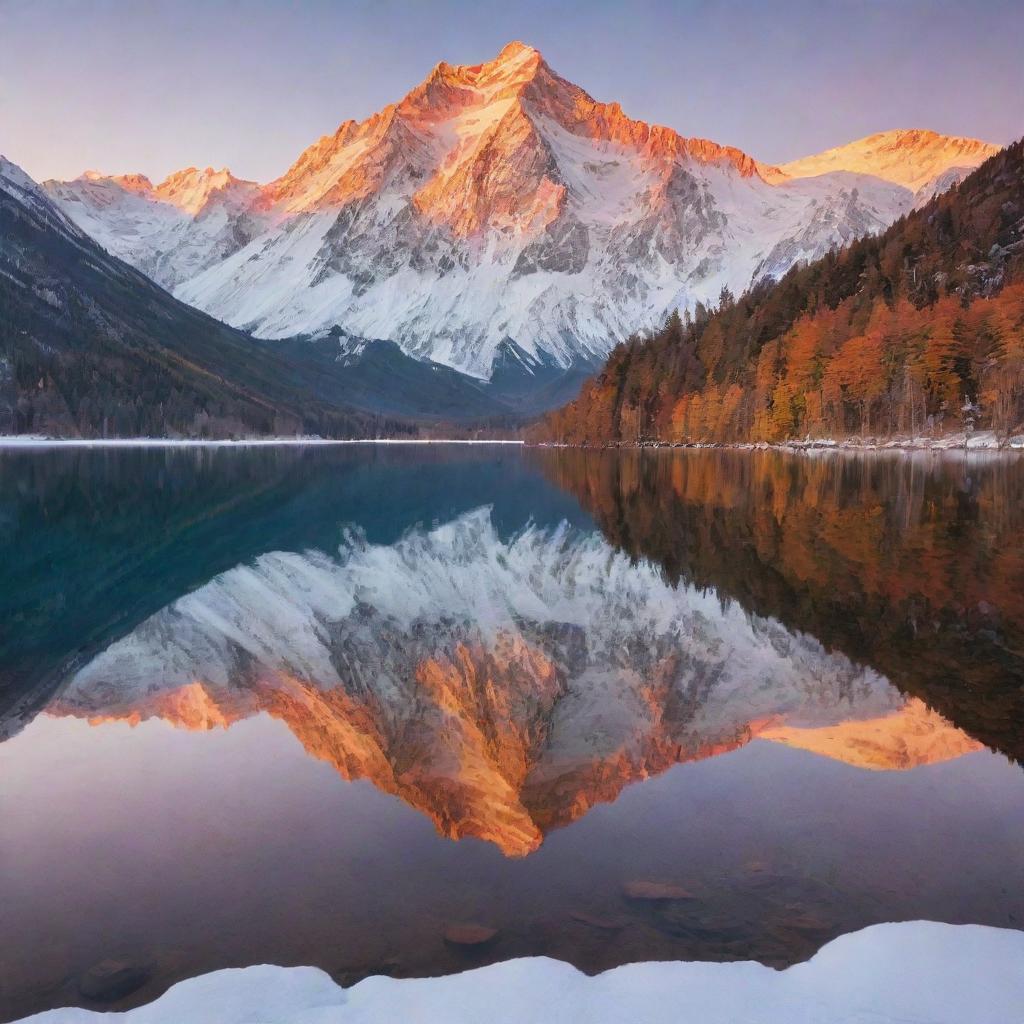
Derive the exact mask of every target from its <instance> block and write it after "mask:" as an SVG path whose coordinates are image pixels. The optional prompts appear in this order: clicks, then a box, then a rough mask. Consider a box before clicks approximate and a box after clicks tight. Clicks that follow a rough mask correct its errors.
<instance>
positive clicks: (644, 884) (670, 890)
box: [622, 880, 697, 901]
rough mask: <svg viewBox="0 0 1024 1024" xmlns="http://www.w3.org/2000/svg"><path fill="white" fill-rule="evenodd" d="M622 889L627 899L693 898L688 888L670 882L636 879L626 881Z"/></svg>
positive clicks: (694, 897)
mask: <svg viewBox="0 0 1024 1024" xmlns="http://www.w3.org/2000/svg"><path fill="white" fill-rule="evenodd" d="M622 891H623V893H624V894H625V896H626V899H629V900H656V901H657V900H693V899H696V898H697V897H696V896H694V894H693V893H692V892H690V890H689V889H684V888H683V887H682V886H681V885H675V884H673V883H672V882H651V881H646V880H637V881H632V882H626V884H625V885H624V886H623V887H622Z"/></svg>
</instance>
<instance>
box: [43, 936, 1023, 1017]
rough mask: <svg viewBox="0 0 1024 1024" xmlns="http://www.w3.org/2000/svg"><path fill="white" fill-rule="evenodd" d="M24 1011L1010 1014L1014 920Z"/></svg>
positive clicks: (215, 980) (221, 980)
mask: <svg viewBox="0 0 1024 1024" xmlns="http://www.w3.org/2000/svg"><path fill="white" fill-rule="evenodd" d="M26 1019H27V1020H31V1021H33V1022H35V1024H87V1022H95V1024H100V1022H107V1021H109V1022H110V1024H114V1022H120V1021H123V1022H124V1024H257V1022H259V1024H398V1022H403V1024H406V1022H408V1024H547V1022H550V1024H1021V1022H1024V932H1019V931H1011V930H1008V929H1000V928H986V927H981V926H978V925H948V924H936V923H934V922H929V921H913V922H904V923H901V924H881V925H875V926H874V927H871V928H866V929H864V930H863V931H860V932H856V933H854V934H851V935H844V936H842V937H841V938H838V939H836V940H835V941H833V942H830V943H829V944H828V945H827V946H825V947H824V948H823V949H821V950H820V951H819V952H818V954H817V955H816V956H815V957H814V958H813V959H812V960H810V961H808V962H807V963H804V964H797V965H796V966H795V967H790V968H789V969H788V970H785V971H775V970H773V969H772V968H769V967H763V966H762V965H760V964H757V963H752V962H745V963H731V964H720V963H699V962H688V963H640V964H630V965H628V966H625V967H619V968H617V969H616V970H612V971H608V972H606V973H605V974H601V975H598V976H597V977H594V978H590V977H587V976H586V975H584V974H581V973H580V972H579V971H577V970H576V969H575V968H573V967H571V966H569V965H568V964H565V963H561V962H560V961H557V960H549V959H546V958H543V957H538V958H534V959H523V960H510V961H507V962H505V963H500V964H493V965H492V966H490V967H483V968H480V969H479V970H474V971H467V972H466V973H464V974H458V975H451V976H448V977H444V978H424V979H405V980H395V979H391V978H383V977H376V978H368V979H366V980H365V981H362V982H360V983H359V984H357V985H354V986H353V987H352V988H349V989H342V988H339V987H338V986H337V985H336V984H335V983H334V982H333V981H332V980H331V979H330V977H328V975H327V974H325V973H324V972H323V971H320V970H318V969H316V968H314V967H290V968H285V967H270V966H261V967H247V968H243V969H236V970H224V971H215V972H214V973H212V974H207V975H203V976H202V977H199V978H192V979H190V980H188V981H183V982H181V983H180V984H178V985H175V986H174V987H173V988H171V989H170V990H169V991H168V992H167V993H165V994H164V995H163V996H161V997H160V998H159V999H157V1000H155V1001H154V1002H152V1003H150V1004H149V1005H147V1006H142V1007H139V1008H138V1009H135V1010H129V1011H127V1012H125V1013H106V1014H104V1013H94V1012H92V1011H89V1010H82V1009H74V1008H67V1009H61V1010H51V1011H48V1012H46V1013H41V1014H37V1015H36V1016H34V1017H30V1018H26Z"/></svg>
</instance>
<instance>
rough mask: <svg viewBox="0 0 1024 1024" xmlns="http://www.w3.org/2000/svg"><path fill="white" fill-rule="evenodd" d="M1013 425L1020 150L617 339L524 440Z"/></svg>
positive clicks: (1020, 309) (728, 437)
mask: <svg viewBox="0 0 1024 1024" xmlns="http://www.w3.org/2000/svg"><path fill="white" fill-rule="evenodd" d="M980 429H986V430H992V431H995V432H996V433H997V434H999V435H1001V436H1004V437H1005V436H1010V435H1013V434H1016V433H1019V432H1021V431H1024V140H1022V141H1018V142H1016V143H1014V144H1013V145H1011V146H1009V147H1007V148H1006V149H1004V150H1003V151H1001V152H1000V153H998V154H996V155H995V156H993V157H992V158H990V159H989V160H988V161H986V163H984V164H983V165H982V166H981V167H979V168H978V169H977V170H976V171H975V172H974V173H973V174H971V175H970V176H969V177H967V178H966V179H965V180H964V181H963V182H962V183H961V184H960V185H959V187H955V188H953V189H951V190H950V191H949V192H947V193H945V194H943V195H940V196H937V197H936V198H934V199H933V200H931V201H930V202H929V203H928V204H927V205H925V206H924V207H922V208H920V209H918V210H915V211H913V212H911V213H909V214H907V215H906V216H904V217H903V218H901V219H900V220H899V221H897V222H896V223H895V224H893V225H892V227H891V228H889V229H888V230H887V231H886V232H884V233H883V234H881V235H879V236H871V237H866V238H862V239H860V240H858V241H856V242H854V243H852V244H851V245H849V246H847V247H846V248H844V249H842V250H839V251H833V252H831V253H829V254H828V255H827V256H826V257H824V258H823V259H821V260H819V261H817V262H815V263H811V264H808V265H798V266H796V267H794V268H793V269H792V270H790V271H789V272H788V273H787V274H786V275H785V276H784V277H782V278H781V279H780V280H779V281H777V282H776V281H764V282H761V283H759V284H757V285H756V286H755V287H753V288H752V289H751V290H750V291H749V292H747V293H746V294H744V295H742V296H740V297H739V298H736V297H734V296H733V295H731V294H730V293H729V292H728V291H727V290H723V292H722V294H721V295H720V297H719V301H718V304H717V306H716V307H715V308H713V309H708V308H706V307H704V306H703V305H702V304H700V303H698V304H697V306H696V308H695V310H694V311H693V312H692V313H691V312H690V311H688V310H687V311H686V312H685V313H684V315H682V316H680V315H679V313H678V312H674V313H672V314H671V315H670V316H669V317H668V319H667V322H666V323H665V325H664V326H663V328H662V329H661V330H659V331H657V332H655V333H654V334H652V335H651V336H649V337H639V336H638V337H634V338H631V339H630V340H628V341H627V342H625V343H623V344H621V345H619V346H618V347H617V348H616V349H615V350H614V351H613V352H612V354H611V355H610V356H609V358H608V361H607V363H606V364H605V366H604V367H603V369H602V370H601V372H600V373H599V374H598V375H597V376H596V377H594V378H592V379H591V380H590V381H589V382H588V383H587V384H586V385H584V387H583V389H582V391H581V393H580V395H579V397H578V398H577V399H576V400H575V401H574V402H571V403H570V404H568V405H566V406H564V407H562V408H561V409H559V410H556V411H555V412H553V413H551V414H549V415H548V416H546V417H545V418H544V419H543V420H542V421H540V422H539V423H538V424H537V425H535V426H534V427H533V428H531V430H530V432H529V438H530V440H532V441H537V442H557V443H565V444H573V445H580V446H604V445H608V444H627V445H629V444H636V443H644V442H648V441H658V442H669V443H680V444H688V443H701V442H726V443H728V442H773V441H783V440H786V439H795V438H848V437H859V438H862V439H868V438H874V439H880V438H891V437H896V436H902V437H920V436H922V435H928V436H938V435H942V434H948V433H953V432H960V431H968V432H969V431H973V430H980Z"/></svg>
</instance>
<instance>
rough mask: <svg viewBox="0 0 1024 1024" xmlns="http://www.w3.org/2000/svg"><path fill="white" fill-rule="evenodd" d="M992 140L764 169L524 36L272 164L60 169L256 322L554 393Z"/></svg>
mask: <svg viewBox="0 0 1024 1024" xmlns="http://www.w3.org/2000/svg"><path fill="white" fill-rule="evenodd" d="M997 149H998V147H996V146H993V145H990V144H988V143H984V142H979V141H977V140H974V139H965V138H952V137H947V136H942V135H937V134H936V133H934V132H928V131H916V130H915V131H891V132H884V133H881V134H879V135H872V136H869V137H868V138H866V139H862V140H860V141H859V142H854V143H851V144H850V145H848V146H843V147H840V148H838V149H833V150H829V151H827V152H825V153H822V154H819V155H817V156H812V157H807V158H805V159H802V160H797V161H795V162H793V163H789V164H785V165H783V166H781V167H773V166H767V165H765V164H762V163H760V162H758V161H757V160H755V159H753V158H751V157H750V156H748V155H747V154H745V153H743V152H741V151H739V150H737V149H734V148H731V147H727V146H722V145H718V144H717V143H714V142H709V141H707V140H703V139H692V138H684V137H683V136H681V135H679V134H677V133H676V132H674V131H672V130H671V129H668V128H665V127H661V126H656V125H653V126H652V125H649V124H646V123H644V122H642V121H636V120H632V119H630V118H628V117H626V116H625V114H623V112H622V110H621V108H620V107H619V105H618V104H615V103H599V102H597V101H595V100H593V99H592V98H591V97H590V96H589V95H588V94H587V93H586V92H584V91H583V90H582V89H580V88H579V87H577V86H575V85H573V84H572V83H570V82H568V81H566V80H565V79H563V78H561V77H559V76H558V75H557V74H556V73H555V72H554V71H553V70H552V69H551V68H550V67H549V66H548V65H547V63H546V62H545V61H544V59H543V58H542V57H541V55H540V53H538V52H537V50H535V49H533V48H531V47H529V46H525V45H523V44H522V43H510V44H509V45H508V46H506V47H505V48H504V49H503V50H502V51H501V53H500V54H499V55H498V56H497V57H496V58H495V59H494V60H492V61H490V62H488V63H484V64H477V65H472V66H452V65H449V64H446V63H444V62H442V63H440V64H438V65H437V66H436V67H435V68H434V69H433V71H432V72H431V73H430V75H429V76H428V77H427V78H426V79H425V80H424V81H423V82H422V83H421V84H420V85H419V86H417V87H416V88H415V89H413V90H412V91H411V92H410V93H409V94H408V95H407V96H405V97H404V98H403V99H402V100H400V101H399V102H398V103H396V104H393V105H391V106H388V107H385V108H384V109H383V110H382V111H381V112H380V113H378V114H375V115H374V116H373V117H370V118H368V119H367V120H365V121H362V122H359V123H356V122H354V121H345V122H344V123H343V124H341V126H340V127H339V128H338V129H337V131H336V132H334V134H332V135H325V136H324V137H323V138H321V139H319V140H318V141H317V142H315V143H314V144H313V145H311V146H310V147H309V148H308V149H306V150H305V151H304V152H303V153H302V154H301V155H300V156H299V158H298V159H297V160H296V161H295V163H294V164H293V165H292V167H291V168H290V169H289V170H288V171H287V172H286V173H285V174H284V175H283V176H282V177H281V178H278V179H277V180H276V181H272V182H270V183H269V184H265V185H260V184H257V183H255V182H252V181H243V180H241V179H239V178H237V177H235V176H234V175H233V174H231V172H230V171H228V170H227V169H222V170H220V171H215V170H213V169H212V168H206V169H205V170H198V169H196V168H188V169H186V170H182V171H179V172H177V173H175V174H172V175H171V176H170V177H168V178H167V179H166V180H165V181H163V182H161V183H160V184H158V185H154V184H153V183H152V182H150V181H149V179H147V178H146V177H144V176H143V175H140V174H129V175H118V176H104V175H102V174H99V173H96V172H87V173H86V174H84V175H83V176H82V177H80V178H78V179H76V180H74V181H68V182H59V181H48V182H45V183H44V188H45V190H46V193H47V194H48V196H49V197H50V198H51V199H52V200H53V201H54V203H56V204H57V205H58V206H59V207H60V209H61V210H62V211H63V212H64V213H65V214H66V215H67V217H68V218H70V220H72V221H73V222H74V223H75V224H76V225H77V226H78V227H79V228H81V229H82V231H84V232H85V233H87V234H88V235H90V236H91V237H92V238H93V239H95V240H96V241H97V242H99V243H100V245H102V246H103V247H104V248H105V249H107V250H108V251H109V252H110V253H112V254H114V255H116V256H118V257H120V258H122V259H124V260H125V261H126V262H128V263H130V264H132V265H133V266H134V267H136V268H138V269H139V270H141V271H143V272H144V273H145V274H147V275H148V276H149V277H151V278H152V279H153V280H154V281H155V282H157V283H158V284H160V285H162V286H164V287H165V288H168V289H170V290H171V291H173V293H174V294H175V296H177V297H178V298H179V299H181V300H182V301H184V302H186V303H188V304H190V305H193V306H195V307H197V308H199V309H201V310H204V311H205V312H207V313H209V314H211V315H212V316H214V317H217V318H218V319H220V320H223V321H225V322H226V323H229V324H232V325H234V326H235V327H237V328H240V329H242V330H245V331H249V332H252V333H253V334H255V335H256V336H257V337H260V338H273V339H281V338H293V337H296V336H312V337H316V338H330V337H332V331H333V337H335V338H337V337H339V336H340V337H342V338H344V337H355V338H360V339H363V338H376V339H384V340H386V341H389V342H392V343H393V344H394V345H395V346H397V348H398V349H399V350H401V352H402V353H405V354H406V355H408V356H412V357H415V358H416V359H418V360H428V361H430V362H433V363H435V364H441V365H443V366H447V367H450V368H452V369H455V370H458V371H460V372H462V373H464V374H467V375H469V376H471V377H473V378H476V379H478V380H487V379H490V378H492V377H493V376H498V377H502V378H503V379H504V378H505V377H507V375H508V373H509V372H510V370H512V369H514V370H515V373H516V376H517V378H518V380H517V382H515V383H514V386H513V389H512V393H513V394H519V395H532V396H534V398H533V402H534V403H535V404H538V403H539V404H541V405H543V404H547V405H549V406H550V405H553V404H557V401H558V400H560V399H561V398H564V397H567V396H568V393H569V392H571V390H572V388H573V387H574V386H576V385H578V383H579V377H580V375H581V373H580V372H585V371H587V370H590V369H592V368H593V367H594V366H595V365H596V363H597V362H599V361H600V360H601V359H602V358H603V357H604V356H605V355H607V353H608V352H609V351H610V350H611V349H612V348H613V347H614V345H615V344H616V343H617V342H619V341H621V340H623V339H624V338H626V337H627V336H629V335H631V334H632V333H634V332H636V331H638V330H643V329H648V328H651V327H654V326H656V325H660V324H661V323H662V322H663V321H664V318H665V315H666V314H667V313H668V312H669V311H671V310H673V309H675V308H677V307H681V308H689V309H693V308H695V306H696V304H697V303H703V304H705V305H708V304H714V303H717V301H718V297H719V294H720V293H721V291H722V289H723V288H728V289H729V290H730V291H731V292H732V293H734V294H738V293H740V292H742V291H744V290H745V289H746V288H748V287H749V286H750V285H751V284H752V283H754V282H756V281H758V280H760V279H763V278H766V277H777V276H779V275H781V274H782V273H784V272H785V271H786V270H788V269H789V268H790V267H791V266H793V265H794V264H795V263H798V262H800V261H807V260H813V259H815V258H818V257H820V256H822V255H823V254H825V253H826V252H827V251H828V250H829V249H830V248H832V247H834V246H837V245H843V244H845V243H848V242H850V241H851V240H853V239H855V238H857V237H859V236H862V235H864V234H867V233H872V232H878V231H880V230H882V229H884V228H885V227H887V226H888V225H889V224H891V223H892V222H893V221H894V220H895V219H896V218H898V217H899V216H900V215H902V214H904V213H906V212H908V211H909V210H911V209H913V208H914V207H915V206H918V205H920V204H921V203H922V202H923V201H925V200H926V199H928V198H930V197H931V196H932V195H933V194H934V193H935V192H936V191H941V190H942V189H945V188H948V187H949V186H950V185H951V184H953V183H955V182H956V181H958V180H959V179H961V178H962V177H963V176H964V175H965V174H966V173H967V172H968V171H969V170H970V169H972V168H974V167H976V166H977V165H978V164H980V163H981V162H982V161H983V160H984V159H985V158H986V157H988V156H990V155H992V154H993V153H994V152H996V151H997ZM377 354H378V355H379V354H380V353H377ZM394 354H395V353H393V352H392V353H391V355H394ZM389 358H390V356H389ZM569 367H573V368H576V370H577V371H580V372H576V373H575V374H572V375H570V376H569V377H567V378H565V379H562V380H559V378H560V373H559V371H561V370H564V369H566V368H569ZM538 369H539V371H540V372H537V371H538ZM537 395H542V398H540V399H537V398H536V396H537ZM505 397H507V396H505ZM470 405H472V402H470Z"/></svg>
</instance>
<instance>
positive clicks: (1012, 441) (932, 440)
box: [529, 431, 1024, 454]
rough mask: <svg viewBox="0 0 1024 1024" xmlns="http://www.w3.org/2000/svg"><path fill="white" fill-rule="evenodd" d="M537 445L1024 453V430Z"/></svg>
mask: <svg viewBox="0 0 1024 1024" xmlns="http://www.w3.org/2000/svg"><path fill="white" fill-rule="evenodd" d="M529 444H530V447H534V448H580V449H585V450H606V449H625V450H638V449H643V448H687V449H709V448H715V449H730V450H733V451H788V452H819V451H844V452H892V451H907V452H943V453H951V452H966V453H972V452H974V453H977V452H982V453H986V454H989V453H1004V452H1009V453H1024V434H1016V435H1014V436H1012V437H998V436H997V435H996V434H995V433H993V432H991V431H978V432H976V433H973V434H965V433H959V434H944V435H941V436H939V437H930V436H922V437H894V438H875V437H847V438H841V439H838V440H837V439H836V438H831V437H826V438H804V439H803V440H799V439H795V438H794V439H790V440H786V441H656V440H639V441H612V442H607V443H605V444H595V445H588V444H566V443H563V442H556V441H540V442H529Z"/></svg>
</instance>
